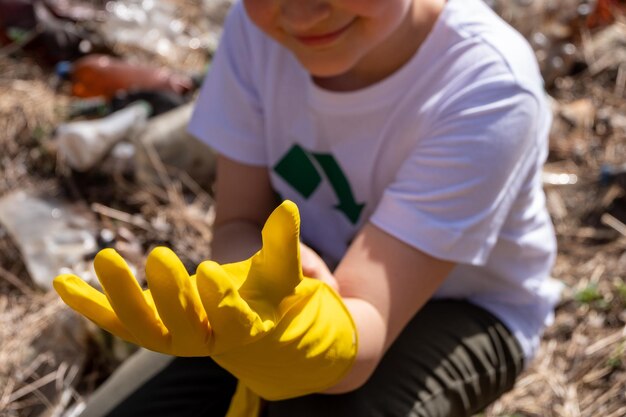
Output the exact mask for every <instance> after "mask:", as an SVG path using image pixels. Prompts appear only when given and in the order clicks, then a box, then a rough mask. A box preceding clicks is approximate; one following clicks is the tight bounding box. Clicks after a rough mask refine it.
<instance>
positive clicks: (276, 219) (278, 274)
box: [241, 200, 302, 306]
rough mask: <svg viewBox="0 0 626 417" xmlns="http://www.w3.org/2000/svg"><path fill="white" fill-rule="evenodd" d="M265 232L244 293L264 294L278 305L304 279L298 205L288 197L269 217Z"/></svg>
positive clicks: (254, 257) (266, 298) (244, 286)
mask: <svg viewBox="0 0 626 417" xmlns="http://www.w3.org/2000/svg"><path fill="white" fill-rule="evenodd" d="M261 234H262V238H263V247H262V248H261V250H260V251H259V252H257V253H256V254H255V255H254V256H253V257H252V266H251V268H250V274H249V276H248V279H247V280H246V282H245V283H244V284H243V285H242V287H241V294H242V296H243V297H244V298H245V299H246V300H250V298H249V297H248V294H263V298H264V299H265V300H266V301H267V302H270V303H272V304H273V305H274V306H277V305H278V304H279V303H280V302H281V301H282V299H283V298H285V297H286V296H288V295H289V294H292V293H293V291H294V288H295V287H296V286H297V285H298V284H299V283H300V281H301V280H302V268H301V264H300V215H299V213H298V207H297V206H296V205H295V204H294V203H293V202H291V201H289V200H286V201H284V202H283V203H282V204H281V205H280V206H278V207H277V208H276V209H275V210H274V211H273V212H272V214H271V215H270V217H269V218H268V219H267V222H265V225H264V226H263V230H262V231H261Z"/></svg>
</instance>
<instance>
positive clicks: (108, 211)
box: [91, 203, 153, 232]
mask: <svg viewBox="0 0 626 417" xmlns="http://www.w3.org/2000/svg"><path fill="white" fill-rule="evenodd" d="M91 209H92V210H93V211H95V212H96V213H98V214H101V215H103V216H106V217H110V218H112V219H115V220H119V221H122V222H125V223H129V224H132V225H133V226H137V227H139V228H140V229H143V230H146V231H148V232H152V231H153V229H152V227H151V226H150V223H148V222H147V221H146V220H145V219H143V218H141V217H138V216H133V215H132V214H128V213H126V212H123V211H121V210H117V209H114V208H111V207H107V206H105V205H103V204H100V203H92V204H91Z"/></svg>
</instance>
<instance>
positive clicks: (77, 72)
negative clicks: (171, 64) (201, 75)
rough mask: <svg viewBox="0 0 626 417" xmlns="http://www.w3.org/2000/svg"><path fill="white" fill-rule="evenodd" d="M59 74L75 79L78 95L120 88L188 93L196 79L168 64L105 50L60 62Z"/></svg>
mask: <svg viewBox="0 0 626 417" xmlns="http://www.w3.org/2000/svg"><path fill="white" fill-rule="evenodd" d="M57 74H58V75H59V76H61V77H64V78H69V79H70V80H71V82H72V94H73V95H75V96H77V97H83V98H87V97H97V96H103V97H105V98H107V99H110V98H112V97H113V96H114V95H115V94H116V93H118V92H119V91H133V90H158V91H170V92H174V93H177V94H184V93H186V92H187V91H189V90H190V89H191V88H192V87H193V86H194V82H193V79H192V77H191V76H188V75H185V74H180V73H176V72H174V71H171V70H170V69H168V68H165V67H154V66H150V65H147V64H134V63H131V62H127V61H123V60H121V59H118V58H115V57H112V56H109V55H101V54H91V55H87V56H84V57H82V58H79V59H78V60H76V61H74V62H73V63H70V62H65V61H64V62H60V63H59V64H58V65H57Z"/></svg>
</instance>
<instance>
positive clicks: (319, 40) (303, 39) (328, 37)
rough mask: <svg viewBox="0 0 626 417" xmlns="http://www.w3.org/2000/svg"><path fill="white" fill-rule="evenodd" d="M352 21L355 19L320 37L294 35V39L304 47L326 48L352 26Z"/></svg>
mask: <svg viewBox="0 0 626 417" xmlns="http://www.w3.org/2000/svg"><path fill="white" fill-rule="evenodd" d="M354 21H355V19H352V20H351V21H349V22H348V23H347V24H346V25H344V26H342V27H341V28H339V29H337V30H335V31H332V32H328V33H323V34H321V35H306V36H302V35H294V38H296V39H297V40H298V41H299V42H300V43H302V44H304V45H306V46H327V45H330V44H331V43H333V42H334V41H335V40H336V39H338V38H339V37H340V36H341V35H343V34H344V33H345V32H346V31H347V30H348V29H349V28H350V26H352V24H353V23H354Z"/></svg>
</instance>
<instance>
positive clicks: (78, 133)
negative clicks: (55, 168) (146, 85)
mask: <svg viewBox="0 0 626 417" xmlns="http://www.w3.org/2000/svg"><path fill="white" fill-rule="evenodd" d="M150 112H151V108H150V105H149V104H148V103H146V102H143V101H138V102H135V103H133V104H131V105H129V106H128V107H126V108H124V109H122V110H119V111H117V112H115V113H111V114H110V115H109V116H107V117H104V118H102V119H96V120H87V121H77V122H70V123H66V124H63V125H60V126H59V127H57V129H56V132H55V135H54V138H55V139H56V140H57V142H58V152H59V153H60V154H61V155H62V156H63V157H64V159H65V160H66V161H67V163H68V164H69V165H70V166H71V167H72V168H74V169H75V170H77V171H87V170H89V169H90V168H92V167H94V166H95V165H96V164H97V163H98V162H99V161H100V160H101V159H102V158H104V157H105V156H106V155H107V154H108V152H109V151H110V150H111V149H112V148H113V146H115V145H116V144H117V143H118V142H120V141H122V140H124V139H126V138H129V137H130V136H131V135H132V134H133V133H134V132H136V131H137V129H141V128H142V127H143V126H144V125H145V123H146V120H147V119H148V117H149V115H150Z"/></svg>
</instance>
